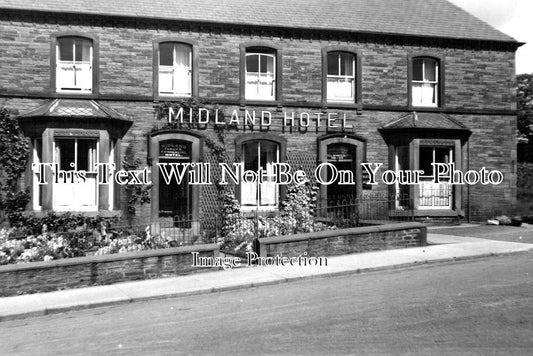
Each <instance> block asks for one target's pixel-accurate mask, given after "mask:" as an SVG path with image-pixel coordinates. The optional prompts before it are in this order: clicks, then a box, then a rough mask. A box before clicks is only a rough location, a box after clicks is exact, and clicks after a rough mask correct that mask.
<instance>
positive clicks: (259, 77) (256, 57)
mask: <svg viewBox="0 0 533 356" xmlns="http://www.w3.org/2000/svg"><path fill="white" fill-rule="evenodd" d="M245 73H246V75H245V81H246V85H245V89H244V90H245V98H246V99H247V100H275V99H276V54H275V52H274V51H270V50H265V51H262V50H255V49H254V50H247V51H246V63H245Z"/></svg>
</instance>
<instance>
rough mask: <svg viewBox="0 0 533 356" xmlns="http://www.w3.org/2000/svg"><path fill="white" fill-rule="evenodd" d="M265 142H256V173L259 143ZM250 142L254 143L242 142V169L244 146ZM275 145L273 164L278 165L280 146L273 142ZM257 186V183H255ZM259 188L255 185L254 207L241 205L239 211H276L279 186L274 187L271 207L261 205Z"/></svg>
mask: <svg viewBox="0 0 533 356" xmlns="http://www.w3.org/2000/svg"><path fill="white" fill-rule="evenodd" d="M263 141H265V140H257V142H258V145H257V151H258V152H257V153H258V156H257V157H258V159H257V165H258V166H257V168H255V169H256V171H257V170H258V169H259V167H261V142H263ZM251 142H254V141H246V142H243V143H242V145H243V155H242V156H243V160H242V164H243V167H244V166H245V162H244V159H245V152H244V146H245V145H246V144H249V143H251ZM273 143H274V144H275V145H276V161H275V162H273V163H279V160H280V145H279V143H277V142H273ZM256 184H257V183H256ZM260 191H261V189H260V187H259V185H256V189H255V192H256V197H255V200H256V204H255V205H244V204H242V203H241V211H244V212H246V211H273V210H277V209H278V205H279V185H278V184H276V186H275V191H274V194H275V203H274V204H271V205H261V197H260V196H259V195H260ZM240 194H241V197H240V198H241V199H240V200H241V202H242V194H243V191H242V190H241V193H240Z"/></svg>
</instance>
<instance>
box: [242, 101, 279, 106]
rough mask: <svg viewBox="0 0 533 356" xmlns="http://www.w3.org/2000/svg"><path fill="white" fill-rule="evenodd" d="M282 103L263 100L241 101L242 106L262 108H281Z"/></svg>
mask: <svg viewBox="0 0 533 356" xmlns="http://www.w3.org/2000/svg"><path fill="white" fill-rule="evenodd" d="M280 104H281V101H279V100H261V99H244V100H243V101H241V106H246V105H261V106H279V105H280Z"/></svg>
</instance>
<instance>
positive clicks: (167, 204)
mask: <svg viewBox="0 0 533 356" xmlns="http://www.w3.org/2000/svg"><path fill="white" fill-rule="evenodd" d="M159 162H160V163H182V164H183V163H191V143H190V142H187V141H182V140H166V141H162V142H161V143H160V146H159ZM168 170H170V168H169V169H168ZM191 201H192V197H191V189H190V188H189V182H188V171H187V172H186V174H185V175H184V179H183V180H182V181H181V183H180V184H178V183H177V181H176V180H175V179H172V180H171V181H170V184H166V182H165V180H164V178H163V175H162V173H161V171H160V172H159V217H172V218H173V219H174V221H176V222H177V221H189V220H191V218H192V217H191Z"/></svg>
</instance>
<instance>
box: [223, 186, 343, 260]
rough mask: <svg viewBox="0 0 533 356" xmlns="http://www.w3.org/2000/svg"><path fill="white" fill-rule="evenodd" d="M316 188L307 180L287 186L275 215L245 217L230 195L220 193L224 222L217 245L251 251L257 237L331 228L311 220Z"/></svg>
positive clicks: (229, 249) (237, 250) (232, 249)
mask: <svg viewBox="0 0 533 356" xmlns="http://www.w3.org/2000/svg"><path fill="white" fill-rule="evenodd" d="M316 190H317V189H316V188H315V187H311V186H310V185H309V182H307V183H306V184H303V185H295V186H292V187H290V188H289V189H288V192H287V195H286V197H285V199H284V200H283V202H281V204H280V210H279V213H278V215H277V216H274V217H264V216H260V217H258V218H257V219H252V218H246V217H245V216H243V214H242V213H241V211H240V206H239V202H238V201H237V200H236V199H235V197H234V196H233V195H231V194H226V195H225V196H224V206H223V215H224V225H223V227H222V229H221V236H220V238H219V242H220V245H221V246H220V248H221V249H222V250H228V251H233V252H246V251H251V250H252V247H253V242H254V240H255V239H257V238H259V237H271V236H282V235H289V234H296V233H304V232H314V231H321V230H326V229H332V228H335V227H334V226H327V225H325V224H322V223H320V222H316V221H315V216H314V212H315V208H316Z"/></svg>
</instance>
